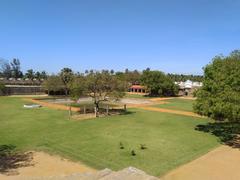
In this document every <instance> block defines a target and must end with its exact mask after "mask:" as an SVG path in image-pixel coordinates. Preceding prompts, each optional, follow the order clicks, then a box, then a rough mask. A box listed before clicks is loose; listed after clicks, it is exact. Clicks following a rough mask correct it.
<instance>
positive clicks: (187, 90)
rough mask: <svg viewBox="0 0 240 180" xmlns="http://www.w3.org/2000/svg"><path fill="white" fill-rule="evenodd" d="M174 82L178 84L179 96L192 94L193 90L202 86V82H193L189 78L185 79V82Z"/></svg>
mask: <svg viewBox="0 0 240 180" xmlns="http://www.w3.org/2000/svg"><path fill="white" fill-rule="evenodd" d="M175 84H176V85H178V86H179V95H180V96H188V95H192V94H193V92H194V91H196V90H197V89H199V88H200V87H202V82H193V81H190V80H187V81H185V82H182V81H180V82H175Z"/></svg>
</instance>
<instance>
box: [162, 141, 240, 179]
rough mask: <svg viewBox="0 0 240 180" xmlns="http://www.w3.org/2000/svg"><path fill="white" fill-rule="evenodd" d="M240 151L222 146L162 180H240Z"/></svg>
mask: <svg viewBox="0 0 240 180" xmlns="http://www.w3.org/2000/svg"><path fill="white" fill-rule="evenodd" d="M239 162H240V150H239V149H237V148H231V147H230V146H225V145H222V146H220V147H218V148H216V149H214V150H213V151H211V152H209V153H207V154H205V155H203V156H201V157H200V158H198V159H196V160H194V161H192V162H190V163H187V164H185V165H183V166H181V167H179V168H177V169H175V170H173V171H171V172H170V173H168V174H167V175H165V176H164V177H162V178H161V180H182V179H184V180H193V179H194V180H203V179H204V180H239V179H240V171H239Z"/></svg>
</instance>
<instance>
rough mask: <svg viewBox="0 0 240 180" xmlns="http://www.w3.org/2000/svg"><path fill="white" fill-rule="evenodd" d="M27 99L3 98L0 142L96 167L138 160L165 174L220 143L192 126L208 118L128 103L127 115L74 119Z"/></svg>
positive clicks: (141, 166) (144, 167) (136, 164)
mask: <svg viewBox="0 0 240 180" xmlns="http://www.w3.org/2000/svg"><path fill="white" fill-rule="evenodd" d="M24 103H25V102H24V101H23V100H22V99H20V98H13V97H1V98H0V109H1V111H0V117H1V118H0V123H1V126H0V136H1V138H0V144H12V145H15V146H16V147H17V148H18V149H20V150H25V151H27V150H36V151H47V152H49V153H56V154H58V155H61V156H63V157H67V158H69V159H71V160H74V161H81V162H83V163H86V164H87V165H89V166H91V167H93V168H96V169H103V168H110V169H113V170H118V169H122V168H125V167H128V166H134V167H137V168H139V169H142V170H144V171H146V172H147V173H149V174H151V175H155V176H162V175H164V174H165V173H167V172H168V171H170V170H172V169H174V168H176V167H178V166H180V165H182V164H185V163H186V162H189V161H191V160H193V159H196V158H197V157H199V156H201V155H203V154H205V153H207V152H208V151H210V150H212V149H214V148H215V147H217V146H218V145H219V142H218V139H217V138H216V137H215V136H212V135H209V134H207V133H203V132H200V131H196V130H194V128H195V127H196V125H199V124H205V123H207V122H209V120H208V119H201V118H195V117H187V116H181V115H174V114H168V113H160V112H152V111H146V110H141V109H130V110H129V113H128V114H127V115H120V116H110V117H104V118H98V119H90V120H84V121H78V122H76V121H71V120H68V112H67V111H62V110H54V109H48V108H45V107H43V108H40V109H23V104H24ZM120 142H122V143H123V145H124V149H120V148H119V143H120ZM140 144H146V146H147V149H145V150H140ZM131 150H135V152H136V154H137V155H136V156H131V155H130V152H131Z"/></svg>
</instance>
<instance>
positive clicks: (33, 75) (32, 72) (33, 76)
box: [25, 69, 35, 80]
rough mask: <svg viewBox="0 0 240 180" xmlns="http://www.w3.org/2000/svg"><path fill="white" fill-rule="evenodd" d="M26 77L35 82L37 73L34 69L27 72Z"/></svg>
mask: <svg viewBox="0 0 240 180" xmlns="http://www.w3.org/2000/svg"><path fill="white" fill-rule="evenodd" d="M25 77H26V78H28V79H31V80H33V79H34V78H35V73H34V71H33V70H32V69H29V70H27V72H26V74H25Z"/></svg>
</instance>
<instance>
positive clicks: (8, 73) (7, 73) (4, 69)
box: [0, 60, 12, 78]
mask: <svg viewBox="0 0 240 180" xmlns="http://www.w3.org/2000/svg"><path fill="white" fill-rule="evenodd" d="M0 68H1V69H0V72H1V74H2V76H3V77H6V78H11V77H12V70H11V66H10V64H9V63H7V62H6V61H4V60H2V61H1V67H0Z"/></svg>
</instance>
